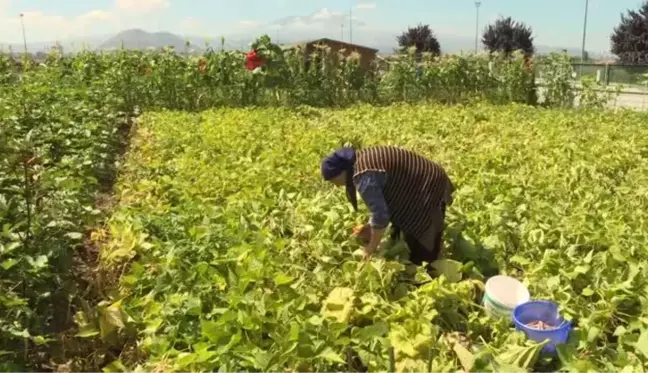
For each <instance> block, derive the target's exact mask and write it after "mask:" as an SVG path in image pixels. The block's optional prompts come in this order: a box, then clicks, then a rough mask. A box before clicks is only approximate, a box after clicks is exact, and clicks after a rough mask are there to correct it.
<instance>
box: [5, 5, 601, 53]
mask: <svg viewBox="0 0 648 373" xmlns="http://www.w3.org/2000/svg"><path fill="white" fill-rule="evenodd" d="M324 15H326V16H328V17H333V18H335V17H339V18H341V17H342V15H340V14H335V13H332V12H331V13H325V12H320V13H319V14H318V15H310V16H304V17H286V18H284V19H281V20H277V21H275V22H273V24H276V23H283V24H290V23H291V22H292V23H294V22H300V23H301V25H304V24H306V25H307V27H305V28H304V27H302V28H299V29H298V30H295V29H281V30H277V29H275V30H272V29H270V28H265V29H257V30H250V31H247V32H244V33H243V32H239V33H232V34H228V35H225V36H224V44H222V45H221V37H220V36H217V37H212V38H207V37H202V36H187V37H182V36H179V35H176V34H172V33H170V32H147V31H144V30H141V29H131V30H125V31H122V32H120V33H118V34H116V35H114V36H93V37H86V38H76V39H69V40H62V41H60V42H59V44H60V45H62V47H63V50H64V51H65V52H66V53H67V52H78V51H80V50H82V49H92V50H110V49H118V48H121V46H122V43H123V45H124V47H126V48H128V49H146V48H161V47H167V46H172V47H173V48H174V49H175V50H176V51H178V52H185V51H187V49H186V43H187V42H189V43H190V45H189V50H188V51H189V52H201V51H202V50H204V49H206V48H207V47H210V48H213V49H214V50H221V49H224V50H247V49H248V48H249V47H250V44H251V43H252V42H253V41H254V40H255V39H256V38H257V37H258V36H260V35H263V34H264V33H267V34H268V35H269V36H270V37H271V38H272V40H273V41H275V42H276V41H277V40H278V42H279V43H280V44H291V43H295V42H300V41H304V40H312V39H319V38H331V39H337V40H341V41H347V42H348V32H346V33H344V35H341V33H340V30H339V26H338V27H337V29H336V28H335V27H319V28H317V27H315V28H310V27H308V26H310V25H311V23H315V22H322V21H321V18H325V17H324ZM298 18H299V20H298V21H297V19H298ZM305 20H306V21H307V22H304V21H305ZM336 21H337V19H336ZM354 31H355V32H354V34H353V36H354V38H353V43H355V44H360V45H365V46H368V47H372V48H376V49H378V51H379V52H378V53H379V54H381V55H390V54H393V53H394V50H395V49H396V48H397V46H398V45H397V43H396V35H398V32H397V31H394V30H376V29H366V28H364V27H362V25H357V28H356V29H355V30H354ZM437 38H438V39H439V43H440V44H441V50H442V52H443V53H444V54H456V53H461V52H472V51H474V48H475V39H474V38H471V37H466V36H457V35H448V34H437ZM55 44H56V42H54V41H51V42H31V43H29V44H28V46H27V49H28V50H29V52H31V53H37V52H43V51H47V50H48V49H50V48H52V47H53V46H54V45H55ZM479 47H480V50H481V48H482V46H481V44H480V46H479ZM9 48H11V49H12V50H13V51H15V52H22V50H23V45H22V44H19V43H11V44H3V43H0V51H2V50H4V51H7V50H8V49H9ZM562 50H567V53H568V54H569V55H571V56H575V57H579V56H580V49H579V48H570V47H567V48H563V47H554V46H545V45H537V46H536V53H537V54H547V53H550V52H560V51H562ZM589 54H590V57H591V58H599V57H600V56H601V55H602V54H601V53H596V52H590V53H589Z"/></svg>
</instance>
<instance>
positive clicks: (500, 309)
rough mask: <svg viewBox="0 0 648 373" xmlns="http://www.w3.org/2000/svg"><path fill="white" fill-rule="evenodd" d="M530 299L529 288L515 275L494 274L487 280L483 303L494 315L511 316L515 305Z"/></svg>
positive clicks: (487, 310)
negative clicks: (514, 276)
mask: <svg viewBox="0 0 648 373" xmlns="http://www.w3.org/2000/svg"><path fill="white" fill-rule="evenodd" d="M529 299H530V295H529V290H528V289H527V288H526V287H525V286H524V285H523V284H522V283H521V282H520V281H518V280H517V279H514V278H513V277H508V276H494V277H491V278H490V279H489V280H488V281H486V291H485V292H484V299H483V303H484V308H485V309H486V312H488V313H489V314H491V315H492V316H495V317H506V318H511V317H512V315H513V310H514V309H515V307H517V306H518V305H520V304H523V303H526V302H528V301H529Z"/></svg>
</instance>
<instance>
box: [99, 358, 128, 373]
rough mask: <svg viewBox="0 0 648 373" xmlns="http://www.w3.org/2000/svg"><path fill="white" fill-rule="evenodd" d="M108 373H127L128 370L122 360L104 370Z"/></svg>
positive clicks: (112, 363) (114, 362)
mask: <svg viewBox="0 0 648 373" xmlns="http://www.w3.org/2000/svg"><path fill="white" fill-rule="evenodd" d="M103 371H104V372H106V373H118V372H126V371H127V369H126V367H125V366H124V364H123V363H122V362H121V361H120V360H114V361H113V362H111V363H110V364H108V365H106V366H105V367H104V368H103Z"/></svg>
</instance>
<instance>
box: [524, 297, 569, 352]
mask: <svg viewBox="0 0 648 373" xmlns="http://www.w3.org/2000/svg"><path fill="white" fill-rule="evenodd" d="M536 321H542V322H543V323H545V324H548V325H551V326H554V327H556V329H550V330H542V329H537V328H533V327H530V326H528V324H531V323H533V322H536ZM513 322H514V323H515V328H516V329H518V330H520V331H522V332H524V334H526V336H527V338H529V339H531V340H532V341H536V342H538V343H540V342H543V341H545V340H547V339H549V340H550V342H549V344H548V345H546V346H545V347H544V348H543V350H542V352H543V353H545V354H551V355H554V354H555V353H556V344H559V343H567V339H568V338H569V332H570V331H571V329H572V323H571V321H566V320H565V319H563V318H562V317H561V316H560V314H559V312H558V305H557V304H555V303H553V302H548V301H531V302H527V303H523V304H521V305H519V306H517V307H516V308H515V310H513Z"/></svg>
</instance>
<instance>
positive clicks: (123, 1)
mask: <svg viewBox="0 0 648 373" xmlns="http://www.w3.org/2000/svg"><path fill="white" fill-rule="evenodd" d="M170 5H171V1H170V0H115V7H116V8H117V9H119V10H122V11H125V12H128V13H151V12H155V11H158V10H163V9H166V8H168V7H169V6H170Z"/></svg>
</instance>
